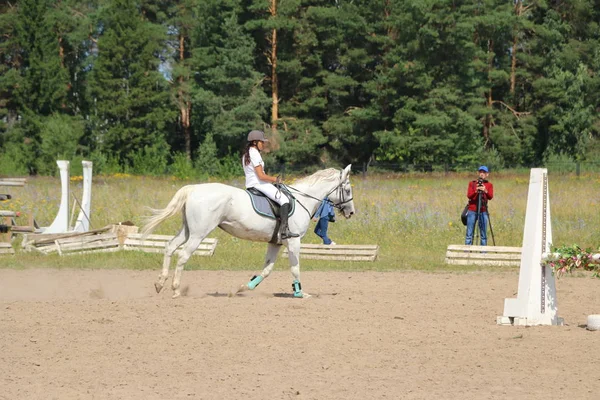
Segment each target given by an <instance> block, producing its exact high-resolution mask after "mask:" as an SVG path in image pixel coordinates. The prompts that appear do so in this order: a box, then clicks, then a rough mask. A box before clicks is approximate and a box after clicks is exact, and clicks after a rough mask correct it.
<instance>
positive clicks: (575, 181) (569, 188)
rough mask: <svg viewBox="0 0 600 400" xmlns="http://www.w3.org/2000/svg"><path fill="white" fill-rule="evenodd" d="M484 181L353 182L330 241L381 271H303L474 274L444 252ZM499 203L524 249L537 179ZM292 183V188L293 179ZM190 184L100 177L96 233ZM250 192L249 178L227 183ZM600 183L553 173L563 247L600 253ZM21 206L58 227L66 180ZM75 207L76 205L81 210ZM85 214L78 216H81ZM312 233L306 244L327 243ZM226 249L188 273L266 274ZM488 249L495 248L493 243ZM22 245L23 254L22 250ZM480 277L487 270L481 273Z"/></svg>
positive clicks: (102, 257)
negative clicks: (362, 251) (370, 257)
mask: <svg viewBox="0 0 600 400" xmlns="http://www.w3.org/2000/svg"><path fill="white" fill-rule="evenodd" d="M475 177H476V176H475V174H447V175H445V174H443V173H439V174H438V173H433V174H401V175H399V174H379V175H369V176H368V177H362V176H361V175H355V176H353V177H352V183H353V187H354V189H353V190H354V203H355V207H356V211H357V214H356V215H355V216H354V217H353V218H352V219H350V220H345V219H343V218H342V217H339V218H338V221H337V222H335V223H333V224H330V229H329V232H330V236H331V237H332V238H333V240H335V241H336V242H337V243H338V244H378V245H379V246H380V255H379V259H378V260H377V261H376V262H326V261H313V260H305V261H303V262H302V263H301V268H302V269H303V270H378V271H387V270H408V269H416V270H428V271H437V270H456V269H457V268H460V270H461V271H467V270H470V269H472V268H470V267H456V266H452V267H450V266H446V265H445V264H444V256H445V249H446V247H447V246H448V245H449V244H461V243H464V234H465V227H464V226H463V225H462V224H461V222H460V218H459V215H460V212H461V210H462V208H463V207H464V205H465V203H466V189H467V183H468V181H469V180H471V179H474V178H475ZM490 180H491V182H492V183H493V184H494V191H495V198H494V199H493V200H492V201H491V202H490V204H489V208H490V219H491V223H492V228H493V233H494V238H495V242H496V245H505V246H520V245H521V243H522V239H523V226H524V219H525V207H526V201H527V190H528V181H529V171H523V172H499V173H493V174H492V175H491V176H490ZM287 182H288V183H290V184H292V183H293V180H291V179H290V180H288V181H287ZM189 183H199V182H189V181H181V180H175V179H172V178H148V177H135V176H127V175H115V176H108V177H106V176H94V178H93V188H92V207H91V219H92V228H101V227H103V226H106V225H108V224H112V223H118V222H122V221H132V222H134V223H135V224H136V225H141V224H142V223H143V222H142V221H143V217H144V215H147V214H148V212H147V211H146V210H145V207H153V208H163V207H164V206H165V205H166V204H167V203H168V201H169V200H170V199H171V197H172V196H173V195H174V194H175V192H176V191H177V189H179V188H180V187H182V186H184V185H186V184H189ZM225 183H228V184H231V185H234V186H238V187H242V186H243V181H242V178H240V179H237V180H234V181H229V182H225ZM599 184H600V174H599V173H593V174H583V175H581V176H579V177H577V176H575V175H574V174H558V173H556V174H553V173H552V172H550V174H549V187H550V202H551V211H552V229H553V236H554V238H553V239H554V244H555V245H565V244H574V243H576V244H578V245H580V246H582V247H583V248H585V247H592V248H595V249H597V248H598V246H599V245H600V200H599V197H598V192H599V190H598V187H599ZM71 191H72V193H73V194H74V195H75V196H76V197H77V198H78V199H79V200H80V198H81V193H82V182H81V177H71ZM0 192H7V193H11V194H12V195H13V200H10V201H7V202H4V203H0V209H3V210H14V211H20V212H21V213H22V217H20V218H19V221H18V223H19V224H23V225H24V224H26V221H27V216H28V215H30V214H33V215H34V216H35V218H36V220H37V222H38V223H39V224H40V225H41V226H48V225H49V224H50V223H52V220H53V218H54V216H55V215H56V212H57V210H58V206H59V201H60V181H59V179H58V178H52V177H33V178H29V180H28V183H27V185H26V186H25V187H22V188H19V187H15V188H13V187H10V188H0ZM72 203H73V201H72ZM77 213H78V210H74V214H75V216H76V214H77ZM179 224H180V219H179V218H172V219H171V220H169V221H167V222H165V223H164V224H163V225H161V226H160V227H159V228H158V230H157V231H156V232H155V233H161V234H175V233H176V231H177V229H178V227H179ZM312 227H314V223H313V225H311V230H310V231H309V232H308V233H307V235H306V237H305V238H304V240H303V242H305V243H319V238H318V237H317V236H316V235H314V234H313V233H312ZM210 237H217V238H218V239H219V245H218V246H217V250H216V252H215V255H214V256H213V257H193V258H192V259H191V260H190V261H189V262H188V264H187V268H188V269H213V270H215V269H219V270H220V269H223V270H252V271H257V270H260V269H261V265H262V261H263V257H264V253H265V247H266V246H265V244H262V243H252V242H246V241H242V240H238V239H236V238H233V237H231V236H229V235H227V234H225V233H224V232H222V231H220V230H215V231H214V232H213V233H211V235H210ZM488 240H489V244H492V238H491V235H490V234H488ZM18 244H19V243H18V240H16V241H15V243H14V245H15V247H16V248H18ZM161 260H162V256H161V255H155V254H139V253H132V252H119V253H112V254H99V255H76V256H70V257H59V256H57V255H51V256H43V255H37V254H28V253H20V252H18V253H17V255H15V256H3V257H2V258H0V265H2V266H3V267H9V268H27V267H52V268H63V267H65V268H70V267H73V268H82V267H84V268H134V269H148V268H150V269H156V270H157V271H158V270H159V269H160V265H161ZM276 268H277V269H280V270H281V269H287V260H284V259H283V258H282V259H280V261H278V263H277V265H276ZM475 269H478V268H476V267H475Z"/></svg>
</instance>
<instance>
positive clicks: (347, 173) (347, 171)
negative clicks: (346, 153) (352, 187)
mask: <svg viewBox="0 0 600 400" xmlns="http://www.w3.org/2000/svg"><path fill="white" fill-rule="evenodd" d="M350 169H352V164H348V166H347V167H346V168H344V171H342V181H345V180H346V179H347V178H348V177H349V176H350Z"/></svg>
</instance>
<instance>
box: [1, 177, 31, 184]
mask: <svg viewBox="0 0 600 400" xmlns="http://www.w3.org/2000/svg"><path fill="white" fill-rule="evenodd" d="M26 183H27V182H26V181H25V180H13V179H9V178H2V179H0V186H25V184H26Z"/></svg>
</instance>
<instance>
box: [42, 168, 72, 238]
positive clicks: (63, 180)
mask: <svg viewBox="0 0 600 400" xmlns="http://www.w3.org/2000/svg"><path fill="white" fill-rule="evenodd" d="M56 164H57V165H58V169H59V171H60V185H61V188H62V192H61V196H60V207H59V209H58V214H56V218H54V222H52V224H51V225H50V226H49V227H47V228H46V229H45V230H44V233H64V232H67V231H68V230H69V161H65V160H58V161H56Z"/></svg>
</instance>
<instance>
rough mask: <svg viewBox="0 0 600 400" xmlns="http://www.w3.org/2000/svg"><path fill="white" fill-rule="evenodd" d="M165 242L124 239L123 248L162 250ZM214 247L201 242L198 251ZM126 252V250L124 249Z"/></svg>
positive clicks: (212, 244)
mask: <svg viewBox="0 0 600 400" xmlns="http://www.w3.org/2000/svg"><path fill="white" fill-rule="evenodd" d="M166 244H167V242H166V241H164V242H159V241H156V240H153V241H144V240H138V239H125V242H124V244H123V245H124V246H125V247H131V248H133V247H148V248H154V247H158V248H160V249H164V248H165V246H166ZM214 247H215V244H214V243H204V241H202V243H200V246H198V249H200V250H211V249H213V248H214ZM125 250H128V249H125Z"/></svg>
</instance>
